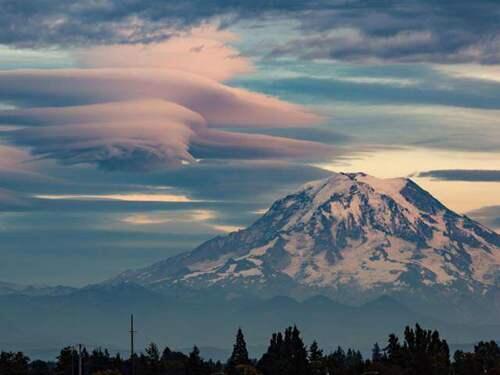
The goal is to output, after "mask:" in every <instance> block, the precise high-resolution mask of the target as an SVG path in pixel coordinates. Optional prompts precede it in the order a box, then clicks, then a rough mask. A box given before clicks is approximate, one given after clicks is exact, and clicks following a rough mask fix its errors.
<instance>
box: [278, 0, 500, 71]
mask: <svg viewBox="0 0 500 375" xmlns="http://www.w3.org/2000/svg"><path fill="white" fill-rule="evenodd" d="M499 16H500V6H499V5H498V2H496V1H489V0H481V1H476V2H473V3H472V2H470V1H464V0H459V1H435V0H410V1H404V2H401V1H391V0H388V1H378V2H377V1H356V2H346V5H345V6H344V7H337V8H335V9H327V10H325V11H323V12H310V14H309V16H308V17H304V18H303V20H302V21H301V23H302V28H301V31H302V34H301V36H300V37H297V38H295V39H293V40H290V41H287V42H285V43H283V44H282V45H281V46H278V47H276V48H275V49H274V50H273V52H272V55H274V56H281V55H291V56H297V55H298V56H300V57H302V58H306V59H314V58H316V59H335V60H347V61H359V62H365V61H397V62H435V63H468V62H478V63H482V64H495V63H498V62H499V61H500V52H499V50H500V49H499V46H500V35H499V29H498V17H499Z"/></svg>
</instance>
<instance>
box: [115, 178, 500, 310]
mask: <svg viewBox="0 0 500 375" xmlns="http://www.w3.org/2000/svg"><path fill="white" fill-rule="evenodd" d="M499 270H500V236H499V235H498V234H497V233H495V232H493V231H491V230H489V229H487V228H485V227H484V226H482V225H480V224H478V223H476V222H474V221H472V220H470V219H468V218H467V217H463V216H460V215H458V214H457V213H454V212H453V211H451V210H449V209H448V208H446V207H445V206H444V205H443V204H441V203H440V202H439V201H438V200H437V199H435V198H434V197H433V196H432V195H431V194H429V193H428V192H426V191H425V190H423V189H421V188H420V187H419V186H418V185H417V184H416V183H414V182H413V181H411V180H410V179H406V178H391V179H379V178H375V177H372V176H369V175H366V174H364V173H335V174H332V175H331V176H330V177H328V178H326V179H323V180H319V181H313V182H310V183H307V184H305V185H303V186H302V187H301V188H299V189H298V190H297V191H296V192H295V193H292V194H290V195H288V196H286V197H284V198H282V199H279V200H277V201H276V202H274V203H273V204H272V206H271V207H270V209H269V210H268V211H267V212H266V213H265V214H264V215H263V216H262V217H261V218H260V219H258V220H257V221H256V222H255V223H254V224H252V225H251V226H249V227H248V228H246V229H244V230H241V231H238V232H234V233H231V234H229V235H228V236H226V237H217V238H215V239H213V240H210V241H207V242H205V243H204V244H202V245H200V246H199V247H198V248H196V249H194V250H193V251H191V252H190V253H187V254H182V255H180V256H176V257H173V258H170V259H167V260H166V261H163V262H160V263H158V264H156V265H153V266H151V267H148V268H146V269H142V270H138V271H133V272H128V273H126V274H123V275H122V276H119V277H118V280H132V281H134V282H138V283H140V284H143V285H149V286H152V287H155V288H170V287H173V286H175V287H179V286H182V287H188V288H194V289H207V288H216V289H218V290H221V289H222V290H226V291H231V292H235V291H236V292H253V293H258V294H262V293H264V294H269V295H294V294H302V295H304V294H305V295H314V294H324V295H328V296H333V297H335V298H337V299H339V300H343V301H349V302H351V301H352V300H358V301H363V300H368V299H369V298H376V297H377V296H381V295H385V294H390V293H401V292H405V291H407V292H411V293H415V292H416V291H418V290H423V289H433V290H439V291H444V292H446V293H454V292H457V293H464V292H466V293H479V294H482V293H486V291H488V290H490V289H491V288H498V287H499V280H500V277H499V275H500V271H499Z"/></svg>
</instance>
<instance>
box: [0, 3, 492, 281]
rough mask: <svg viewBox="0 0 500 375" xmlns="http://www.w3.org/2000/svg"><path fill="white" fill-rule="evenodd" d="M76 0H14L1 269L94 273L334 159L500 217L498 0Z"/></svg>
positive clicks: (208, 227) (161, 252) (309, 176)
mask: <svg viewBox="0 0 500 375" xmlns="http://www.w3.org/2000/svg"><path fill="white" fill-rule="evenodd" d="M252 4H253V3H252ZM64 5H65V4H64V2H62V1H58V0H52V1H49V0H45V1H42V0H40V1H36V2H34V3H31V4H29V5H28V4H26V3H24V2H14V1H10V0H8V1H6V0H0V6H1V7H2V9H7V11H5V12H2V15H1V16H0V25H1V26H0V244H1V247H0V249H1V250H0V251H1V252H2V263H1V264H0V280H2V281H11V282H17V283H48V284H67V285H84V284H86V283H92V282H97V281H100V280H103V279H105V278H108V277H110V276H113V275H114V274H116V273H118V272H120V271H122V270H124V269H127V268H136V267H140V266H144V265H147V264H149V263H151V262H153V261H156V260H159V259H163V258H165V257H168V256H170V255H173V254H176V253H179V252H181V251H187V250H190V249H192V248H193V247H194V246H196V245H197V244H199V243H201V242H202V241H203V240H206V239H209V238H211V237H213V236H215V235H223V234H225V233H227V232H229V231H231V230H235V229H237V228H239V227H243V226H246V225H248V224H249V223H251V222H252V221H253V220H255V219H256V218H257V217H258V215H260V214H262V212H263V210H265V209H266V208H267V207H268V206H269V205H270V203H271V202H272V201H273V200H274V199H276V198H278V197H280V196H281V195H283V194H286V193H287V192H289V191H291V190H293V189H295V188H297V187H298V186H299V185H301V184H302V183H304V182H306V181H309V180H313V179H318V178H322V177H325V176H327V175H328V174H329V173H330V172H331V171H359V170H361V171H365V172H367V173H370V174H374V175H376V176H380V177H393V176H411V177H412V178H414V179H415V181H417V182H418V183H419V184H421V185H422V186H423V187H424V188H426V189H428V190H429V191H430V192H431V193H433V194H434V195H436V197H437V198H439V199H440V200H442V201H443V202H444V203H445V204H447V205H448V206H449V207H450V208H452V209H454V210H457V211H458V212H461V213H468V214H470V215H471V216H473V217H475V218H477V219H478V220H480V221H481V222H483V223H484V224H486V225H489V226H491V227H493V228H494V229H497V230H498V228H500V223H499V218H500V194H499V192H500V177H499V172H498V171H500V116H499V115H500V32H499V28H498V25H497V23H498V22H497V20H498V17H499V16H500V5H498V4H497V3H496V2H495V1H486V0H482V1H478V2H474V4H471V3H470V2H465V1H456V2H437V1H430V0H422V1H416V0H412V1H409V2H405V3H404V4H400V3H399V2H393V1H384V2H380V3H378V2H372V1H363V0H359V1H358V0H356V1H347V2H346V1H334V0H332V1H326V0H325V1H320V0H318V1H310V2H295V1H292V2H281V1H272V2H268V1H259V2H258V3H255V4H253V5H250V3H249V2H239V1H230V2H226V1H224V2H217V1H215V2H210V3H207V2H199V1H186V2H183V3H181V4H177V5H175V4H173V3H170V2H159V1H158V2H157V1H142V2H139V1H130V2H126V3H124V2H122V1H118V0H109V1H106V2H101V3H98V2H92V1H86V0H79V1H77V2H75V4H74V5H72V6H69V7H66V6H64ZM443 171H444V172H443Z"/></svg>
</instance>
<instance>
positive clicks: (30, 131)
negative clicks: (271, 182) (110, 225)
mask: <svg viewBox="0 0 500 375" xmlns="http://www.w3.org/2000/svg"><path fill="white" fill-rule="evenodd" d="M4 115H5V117H6V118H8V119H10V120H11V121H14V122H18V123H23V122H24V123H30V124H33V123H37V124H38V125H37V126H28V127H25V128H23V129H21V130H16V131H12V132H11V133H10V137H11V139H12V140H13V142H16V143H17V144H19V145H22V146H29V147H30V148H31V150H32V152H33V153H34V154H36V155H40V156H42V157H48V158H54V159H57V160H59V161H61V162H63V163H65V164H81V163H86V164H96V165H98V166H100V167H102V168H105V169H112V170H115V169H152V168H165V167H172V166H179V165H182V164H186V163H193V162H195V160H196V158H200V157H201V158H234V159H236V158H239V159H241V158H248V159H259V158H292V157H301V158H310V157H318V156H320V155H325V154H327V153H331V152H332V149H331V148H330V147H328V146H325V145H321V144H318V143H315V142H306V141H298V140H292V139H287V138H282V137H273V136H268V135H259V134H244V133H232V132H228V131H221V130H216V129H210V128H209V127H208V124H207V122H206V121H205V120H204V118H203V117H202V116H201V115H199V114H197V113H196V112H193V111H191V110H190V109H187V108H185V107H182V106H180V105H178V104H175V103H171V102H168V101H165V100H160V99H150V100H139V101H127V102H112V103H103V104H94V105H83V106H74V107H50V108H32V109H24V110H11V111H5V112H4ZM1 118H2V117H1V114H0V119H1Z"/></svg>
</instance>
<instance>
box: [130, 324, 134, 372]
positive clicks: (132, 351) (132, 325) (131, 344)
mask: <svg viewBox="0 0 500 375" xmlns="http://www.w3.org/2000/svg"><path fill="white" fill-rule="evenodd" d="M134 334H135V331H134V314H132V315H130V368H131V375H135V363H134V362H135V358H134V357H135V355H134Z"/></svg>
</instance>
